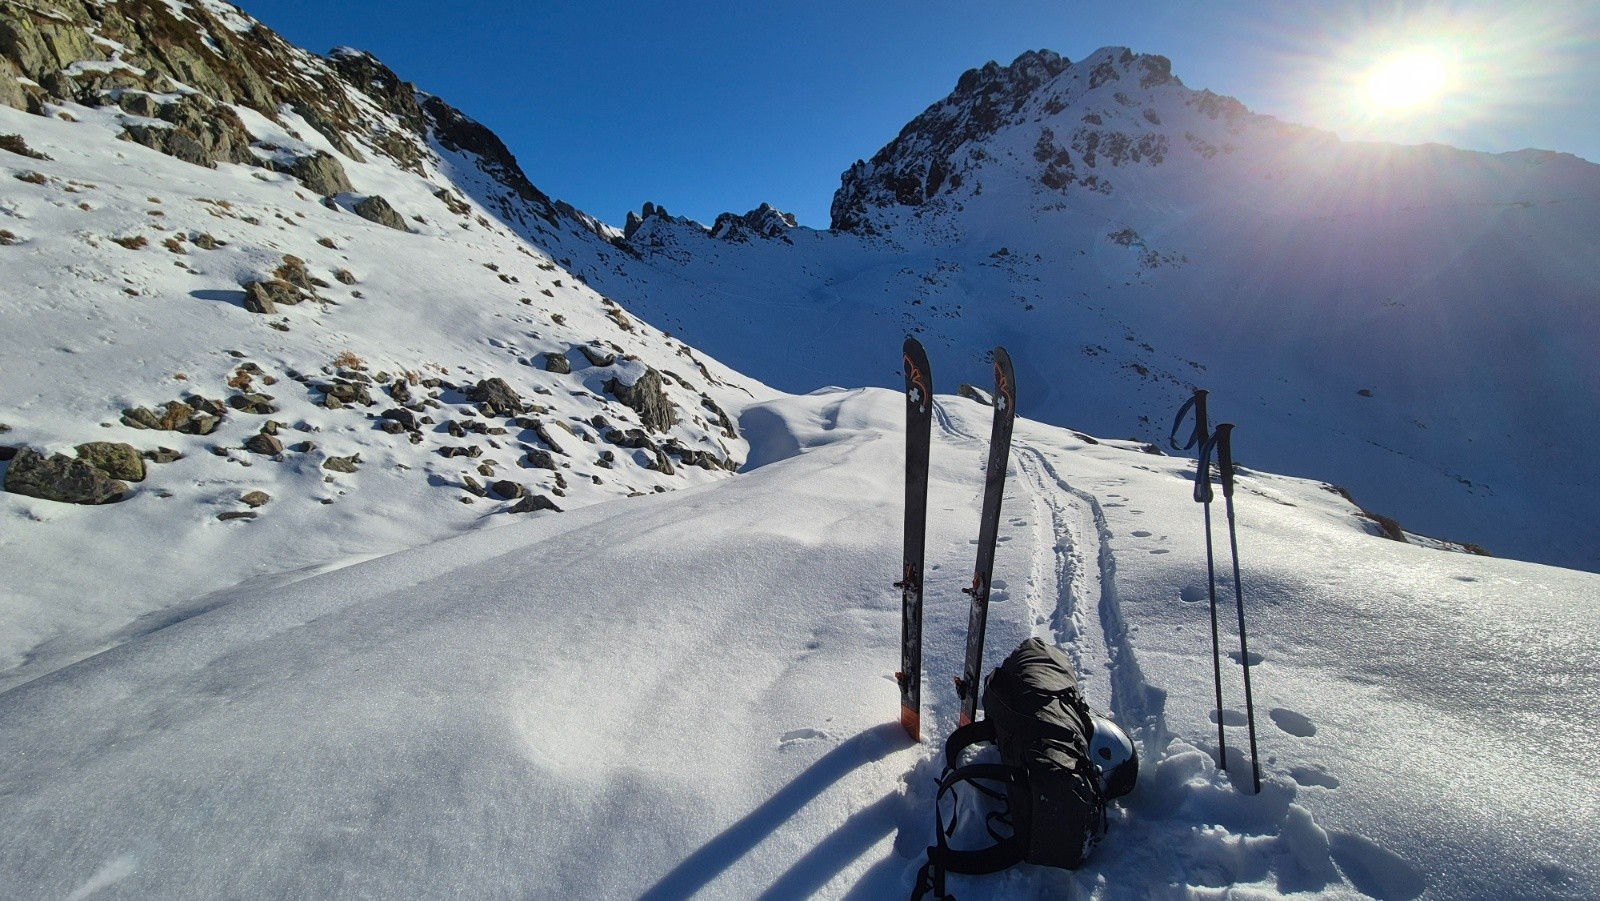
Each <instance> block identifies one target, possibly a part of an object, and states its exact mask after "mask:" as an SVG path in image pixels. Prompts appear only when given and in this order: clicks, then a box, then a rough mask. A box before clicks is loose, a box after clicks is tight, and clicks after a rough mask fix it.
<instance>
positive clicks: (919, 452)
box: [894, 338, 933, 741]
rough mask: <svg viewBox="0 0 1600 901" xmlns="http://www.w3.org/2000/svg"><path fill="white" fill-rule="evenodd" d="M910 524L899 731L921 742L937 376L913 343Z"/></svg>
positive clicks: (908, 362) (908, 366) (909, 344)
mask: <svg viewBox="0 0 1600 901" xmlns="http://www.w3.org/2000/svg"><path fill="white" fill-rule="evenodd" d="M903 354H904V368H905V377H906V522H905V543H904V547H905V554H904V562H903V565H902V567H901V576H900V581H898V582H896V583H894V585H895V587H896V588H898V589H900V671H899V672H898V673H895V679H896V680H897V681H898V682H899V683H900V725H901V726H902V727H904V728H905V730H906V734H908V735H910V736H911V740H912V741H921V740H922V558H923V549H924V546H925V545H926V543H927V530H928V434H929V432H930V431H931V429H932V424H933V373H932V370H931V369H930V368H929V367H928V354H927V353H926V352H925V351H924V350H923V349H922V344H921V343H919V342H918V341H917V339H915V338H907V339H906V343H905V348H904V351H903Z"/></svg>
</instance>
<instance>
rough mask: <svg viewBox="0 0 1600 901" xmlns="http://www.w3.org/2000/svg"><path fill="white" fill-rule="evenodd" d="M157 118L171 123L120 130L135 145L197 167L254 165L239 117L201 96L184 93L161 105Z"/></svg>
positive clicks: (254, 161)
mask: <svg viewBox="0 0 1600 901" xmlns="http://www.w3.org/2000/svg"><path fill="white" fill-rule="evenodd" d="M157 115H158V116H159V118H160V119H162V120H163V121H165V122H167V123H170V124H168V125H154V124H142V123H139V124H128V125H125V126H124V127H123V128H124V131H123V134H125V135H126V136H127V137H128V139H129V140H132V141H134V142H135V143H138V144H143V145H144V146H146V147H149V148H151V149H153V150H159V151H161V152H162V153H165V154H167V155H168V156H173V157H177V158H178V159H180V160H183V161H184V162H188V163H194V164H195V165H197V166H209V167H212V168H215V167H216V165H217V163H242V164H246V165H255V164H256V162H257V161H256V158H255V155H254V154H252V153H251V152H250V132H249V131H247V130H246V129H245V127H244V121H243V120H241V119H240V118H239V114H238V113H236V112H234V111H233V110H232V109H230V108H229V107H227V106H223V105H222V104H218V103H213V102H212V101H211V100H209V99H208V98H206V97H204V96H203V95H199V94H185V95H184V96H183V97H182V98H181V99H179V100H177V101H174V102H172V103H167V104H163V105H162V106H161V107H160V109H159V110H158V112H157Z"/></svg>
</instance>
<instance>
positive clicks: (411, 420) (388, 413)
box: [378, 407, 422, 432]
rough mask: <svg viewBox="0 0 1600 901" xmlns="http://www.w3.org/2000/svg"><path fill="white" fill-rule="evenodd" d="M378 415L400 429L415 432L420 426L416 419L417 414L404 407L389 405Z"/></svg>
mask: <svg viewBox="0 0 1600 901" xmlns="http://www.w3.org/2000/svg"><path fill="white" fill-rule="evenodd" d="M378 415H379V416H381V417H382V418H383V419H384V420H385V421H388V422H392V423H394V424H395V425H397V426H399V427H400V429H401V431H406V432H415V431H418V430H419V429H421V428H422V425H421V423H420V422H418V420H417V414H415V413H413V412H411V411H410V410H407V409H406V408H405V407H390V408H389V409H387V410H384V411H383V412H382V413H380V414H378Z"/></svg>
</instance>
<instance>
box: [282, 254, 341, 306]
mask: <svg viewBox="0 0 1600 901" xmlns="http://www.w3.org/2000/svg"><path fill="white" fill-rule="evenodd" d="M272 274H273V275H274V276H276V277H277V278H279V279H281V280H283V281H286V282H288V283H289V284H291V285H293V286H295V287H296V288H299V289H300V290H302V291H304V292H306V294H308V295H312V296H314V295H315V290H314V289H316V288H326V287H328V283H327V282H325V281H323V280H321V279H319V278H317V277H315V276H313V275H312V274H311V273H310V272H308V271H307V270H306V261H305V260H302V259H300V258H299V257H297V256H294V255H292V254H287V253H286V254H284V255H283V265H281V266H279V267H278V268H277V269H274V270H273V271H272Z"/></svg>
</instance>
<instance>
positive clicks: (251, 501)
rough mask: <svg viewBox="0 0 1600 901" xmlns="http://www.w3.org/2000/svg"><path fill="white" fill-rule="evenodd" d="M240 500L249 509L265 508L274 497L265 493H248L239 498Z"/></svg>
mask: <svg viewBox="0 0 1600 901" xmlns="http://www.w3.org/2000/svg"><path fill="white" fill-rule="evenodd" d="M239 500H240V501H241V502H243V503H244V504H245V505H246V506H248V507H263V506H266V504H267V502H268V501H270V500H272V495H270V494H268V493H266V492H265V491H247V492H245V493H244V494H242V495H240V496H239Z"/></svg>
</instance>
